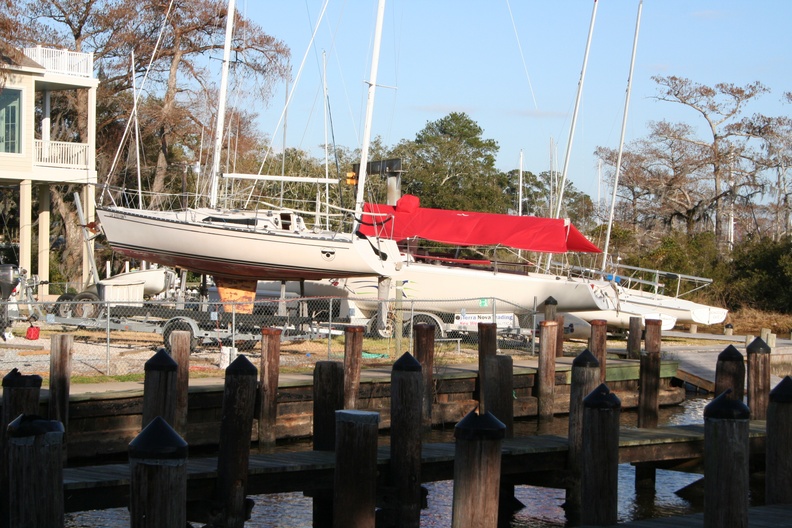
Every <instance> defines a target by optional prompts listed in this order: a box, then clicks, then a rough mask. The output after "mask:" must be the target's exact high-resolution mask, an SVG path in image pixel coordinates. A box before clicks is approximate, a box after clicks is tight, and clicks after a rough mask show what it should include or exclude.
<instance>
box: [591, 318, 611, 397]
mask: <svg viewBox="0 0 792 528" xmlns="http://www.w3.org/2000/svg"><path fill="white" fill-rule="evenodd" d="M590 324H591V339H590V341H589V350H591V353H592V354H594V357H595V358H597V361H598V362H599V366H600V383H605V363H606V361H607V360H606V356H607V354H608V321H605V320H603V319H594V320H593V321H590Z"/></svg>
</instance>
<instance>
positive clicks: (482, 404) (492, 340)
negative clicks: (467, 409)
mask: <svg viewBox="0 0 792 528" xmlns="http://www.w3.org/2000/svg"><path fill="white" fill-rule="evenodd" d="M497 354H498V325H497V324H495V323H479V324H478V401H479V412H480V413H482V414H483V413H484V412H486V410H487V402H486V400H485V399H484V397H485V394H484V380H485V379H486V377H487V361H486V360H487V358H488V357H495V356H496V355H497Z"/></svg>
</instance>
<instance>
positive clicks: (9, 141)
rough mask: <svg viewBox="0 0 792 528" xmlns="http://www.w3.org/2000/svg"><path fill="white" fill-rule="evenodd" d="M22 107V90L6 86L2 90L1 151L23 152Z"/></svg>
mask: <svg viewBox="0 0 792 528" xmlns="http://www.w3.org/2000/svg"><path fill="white" fill-rule="evenodd" d="M21 108H22V91H21V90H11V89H8V88H6V89H4V90H3V91H2V92H0V152H12V153H17V154H18V153H19V152H21V149H22V141H21V140H20V139H21V138H20V129H21V123H20V118H21V111H20V110H21Z"/></svg>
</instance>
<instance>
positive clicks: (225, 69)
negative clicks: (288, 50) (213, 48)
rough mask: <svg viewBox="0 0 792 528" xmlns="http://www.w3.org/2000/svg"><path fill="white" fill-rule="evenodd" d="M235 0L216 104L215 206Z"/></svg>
mask: <svg viewBox="0 0 792 528" xmlns="http://www.w3.org/2000/svg"><path fill="white" fill-rule="evenodd" d="M234 2H235V0H228V11H227V13H226V33H225V46H224V47H223V69H222V73H221V76H220V101H219V102H218V104H217V124H216V127H217V129H216V130H215V143H214V155H213V159H212V180H211V190H210V193H209V206H210V207H216V206H217V187H218V184H219V180H220V153H221V152H222V150H223V129H224V128H225V111H226V92H227V91H228V64H229V62H231V37H232V36H233V34H234V18H235V17H236V8H235V6H234Z"/></svg>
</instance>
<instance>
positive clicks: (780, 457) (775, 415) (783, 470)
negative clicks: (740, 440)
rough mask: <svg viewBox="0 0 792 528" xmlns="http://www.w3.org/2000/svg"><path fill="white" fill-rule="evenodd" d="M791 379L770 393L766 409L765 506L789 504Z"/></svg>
mask: <svg viewBox="0 0 792 528" xmlns="http://www.w3.org/2000/svg"><path fill="white" fill-rule="evenodd" d="M791 404H792V378H790V377H789V376H785V377H784V379H782V380H781V382H780V383H779V384H778V385H776V386H775V388H774V389H773V390H772V391H770V403H769V405H768V406H767V458H766V461H765V504H789V503H791V502H792V456H790V453H789V446H790V445H791V444H792V405H791Z"/></svg>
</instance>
